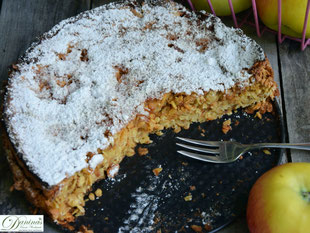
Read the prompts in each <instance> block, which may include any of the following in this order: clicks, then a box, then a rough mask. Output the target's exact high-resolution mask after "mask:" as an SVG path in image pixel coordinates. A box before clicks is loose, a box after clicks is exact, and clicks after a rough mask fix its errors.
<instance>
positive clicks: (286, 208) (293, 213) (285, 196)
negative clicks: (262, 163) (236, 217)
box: [247, 163, 310, 233]
mask: <svg viewBox="0 0 310 233" xmlns="http://www.w3.org/2000/svg"><path fill="white" fill-rule="evenodd" d="M247 222H248V227H249V230H250V232H251V233H306V232H310V163H287V164H284V165H281V166H278V167H275V168H273V169H271V170H269V171H268V172H266V173H265V174H263V175H262V176H261V177H260V178H259V179H258V180H257V181H256V183H255V184H254V186H253V187H252V189H251V192H250V196H249V200H248V207H247Z"/></svg>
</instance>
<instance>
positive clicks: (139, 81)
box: [6, 1, 265, 186]
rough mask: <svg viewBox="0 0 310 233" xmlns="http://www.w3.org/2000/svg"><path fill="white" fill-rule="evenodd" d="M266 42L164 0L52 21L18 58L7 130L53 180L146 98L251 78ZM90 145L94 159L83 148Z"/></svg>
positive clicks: (88, 163)
mask: <svg viewBox="0 0 310 233" xmlns="http://www.w3.org/2000/svg"><path fill="white" fill-rule="evenodd" d="M264 59H265V56H264V53H263V51H262V49H261V48H260V47H259V46H258V45H257V44H256V43H255V42H254V41H253V40H251V39H249V38H247V37H246V36H244V35H243V33H242V32H241V30H239V29H233V28H228V27H226V26H224V24H222V23H221V21H220V19H218V18H216V17H214V16H211V15H208V14H206V13H204V12H202V13H199V14H196V13H192V12H189V11H187V10H186V9H185V8H184V7H183V6H181V5H178V4H176V3H173V2H169V1H147V2H145V3H144V4H142V5H134V4H133V3H129V2H125V3H111V4H109V5H105V6H102V7H99V8H96V9H93V10H91V11H87V12H85V13H82V14H80V15H78V16H77V17H73V18H70V19H67V20H64V21H62V22H61V23H60V24H58V25H56V26H55V27H54V28H53V29H52V30H51V31H49V32H48V33H46V34H45V35H44V36H43V39H42V40H41V42H40V43H36V44H34V45H33V46H32V47H31V48H30V49H29V50H28V51H27V52H26V56H25V57H24V60H23V61H20V62H19V63H18V64H16V65H15V68H14V71H13V73H12V75H11V78H10V80H9V88H8V95H7V99H8V100H9V101H8V106H7V108H6V116H7V118H8V120H9V129H8V130H9V134H10V137H11V139H12V141H13V143H14V144H15V147H16V148H17V150H18V151H19V152H21V154H22V155H23V156H24V157H23V159H24V161H26V163H27V165H28V166H29V167H30V169H31V170H32V171H33V172H34V173H35V174H37V175H38V176H39V177H40V178H41V179H42V180H43V181H44V182H46V183H47V184H49V185H50V186H52V185H56V184H58V183H59V182H60V181H62V180H63V179H64V178H66V177H67V176H71V175H73V174H74V173H75V172H77V171H80V170H81V169H83V168H85V167H91V168H92V169H94V168H95V167H96V165H97V164H98V163H100V162H101V161H102V160H103V156H102V155H97V149H98V148H101V149H102V150H104V149H105V148H106V147H108V146H109V145H110V143H112V141H113V135H115V134H116V133H117V132H119V131H120V130H121V129H122V128H123V127H124V126H125V125H126V124H127V123H128V122H129V121H130V120H132V119H133V118H134V116H135V115H136V114H140V115H145V116H147V115H148V111H147V109H145V106H144V102H145V101H146V100H147V99H153V98H161V97H162V96H163V94H164V93H167V92H173V93H186V94H191V93H192V92H196V93H197V94H203V92H204V91H209V90H215V91H224V90H225V89H228V88H230V87H232V86H233V85H235V84H236V83H239V84H240V85H248V80H249V77H250V74H249V73H248V70H249V68H250V67H251V66H252V65H253V64H254V63H255V62H256V61H260V60H264ZM89 153H93V154H94V156H93V157H92V158H91V159H88V158H87V154H89Z"/></svg>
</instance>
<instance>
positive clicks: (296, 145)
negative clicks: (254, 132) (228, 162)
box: [248, 143, 310, 150]
mask: <svg viewBox="0 0 310 233" xmlns="http://www.w3.org/2000/svg"><path fill="white" fill-rule="evenodd" d="M248 146H249V147H251V149H258V148H286V149H296V150H310V143H255V144H248Z"/></svg>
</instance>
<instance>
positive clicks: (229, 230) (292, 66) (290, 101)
mask: <svg viewBox="0 0 310 233" xmlns="http://www.w3.org/2000/svg"><path fill="white" fill-rule="evenodd" d="M106 2H109V1H106V0H104V1H102V0H65V1H64V0H31V1H30V0H0V12H1V13H0V72H1V73H0V80H1V81H5V80H7V67H8V66H9V65H10V64H12V63H14V62H16V60H17V58H18V57H19V56H21V55H22V54H23V53H24V52H25V50H26V49H27V48H28V47H29V46H30V44H31V43H32V42H33V41H35V39H36V37H38V36H40V35H41V34H42V33H44V32H46V31H48V30H49V29H51V28H52V27H53V26H54V25H55V24H57V23H58V22H59V21H61V20H62V19H65V18H68V17H70V16H74V15H76V14H78V13H79V12H81V11H85V10H88V9H91V8H93V7H97V6H100V5H102V4H104V3H106ZM242 29H243V30H244V32H245V33H246V34H247V35H248V36H250V37H252V38H253V39H254V40H256V41H257V42H258V43H259V44H260V45H261V46H262V47H263V49H264V50H265V53H266V54H267V57H268V58H269V60H270V62H271V65H272V67H273V69H274V73H275V79H276V81H277V83H278V85H279V89H280V92H281V96H280V97H279V98H278V100H279V102H280V105H281V107H282V112H283V115H284V121H285V128H286V134H287V137H286V140H287V142H310V48H307V49H306V50H305V51H303V52H301V51H300V44H299V43H297V42H292V41H288V40H286V41H285V42H284V43H283V44H278V43H277V39H276V37H275V35H273V34H271V33H267V34H264V35H263V37H262V38H259V37H258V36H257V35H256V33H255V30H254V29H253V28H251V27H249V26H244V27H243V28H242ZM1 155H3V152H2V151H1ZM300 161H308V162H310V152H305V151H295V150H291V151H290V150H288V151H287V152H286V155H285V156H284V157H283V160H282V162H283V163H285V162H300ZM0 166H2V167H3V166H8V164H7V162H6V161H5V159H4V156H0ZM9 185H11V184H4V183H3V182H1V180H0V192H4V190H5V189H7V188H8V187H9ZM0 195H1V193H0ZM0 202H1V201H0ZM0 214H10V213H0ZM45 232H57V231H56V230H55V229H54V228H53V226H50V225H46V226H45ZM219 232H220V233H233V232H236V233H237V232H238V233H245V232H248V230H247V225H246V221H245V217H244V216H241V217H240V218H239V219H238V220H237V221H235V222H234V223H233V224H231V225H229V226H227V227H226V228H224V229H222V230H221V231H219Z"/></svg>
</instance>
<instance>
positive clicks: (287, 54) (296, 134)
mask: <svg viewBox="0 0 310 233" xmlns="http://www.w3.org/2000/svg"><path fill="white" fill-rule="evenodd" d="M279 55H280V58H281V59H280V61H281V63H280V64H281V73H282V82H283V87H282V88H283V93H284V94H283V95H284V96H283V97H284V102H285V114H286V119H287V129H288V137H289V141H290V142H310V107H309V104H310V48H307V49H306V50H305V51H303V52H302V51H300V43H296V42H293V41H285V43H283V44H282V45H280V46H279ZM291 157H292V162H301V161H304V162H305V161H307V162H310V152H309V151H297V150H291Z"/></svg>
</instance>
